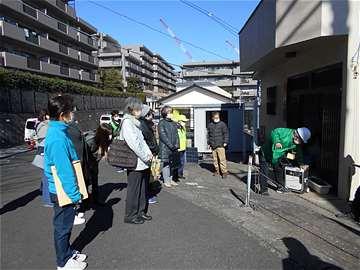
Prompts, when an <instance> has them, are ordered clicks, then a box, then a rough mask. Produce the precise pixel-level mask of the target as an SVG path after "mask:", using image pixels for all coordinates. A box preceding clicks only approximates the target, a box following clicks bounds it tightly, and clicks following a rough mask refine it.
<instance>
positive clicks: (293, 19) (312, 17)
mask: <svg viewBox="0 0 360 270" xmlns="http://www.w3.org/2000/svg"><path fill="white" fill-rule="evenodd" d="M321 6H322V1H321V0H311V1H308V0H306V1H301V0H300V1H298V0H295V1H279V0H278V1H276V42H275V46H276V48H277V47H280V46H286V45H290V44H294V43H296V42H301V41H304V40H308V39H312V38H315V37H319V36H320V35H321V14H322V13H321Z"/></svg>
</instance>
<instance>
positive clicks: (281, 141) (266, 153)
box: [260, 127, 311, 195]
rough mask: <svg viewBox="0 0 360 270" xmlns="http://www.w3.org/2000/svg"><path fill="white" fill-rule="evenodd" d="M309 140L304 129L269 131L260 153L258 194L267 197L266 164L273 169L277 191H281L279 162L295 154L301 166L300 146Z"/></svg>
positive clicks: (267, 173)
mask: <svg viewBox="0 0 360 270" xmlns="http://www.w3.org/2000/svg"><path fill="white" fill-rule="evenodd" d="M310 138H311V132H310V130H309V129H308V128H306V127H300V128H297V129H292V128H276V129H274V130H272V131H271V133H270V137H269V139H268V140H267V141H266V143H265V144H264V145H263V146H262V147H261V151H260V170H261V174H260V193H261V194H263V195H268V191H267V178H269V172H268V164H267V163H270V164H271V165H272V166H273V167H274V172H275V178H276V179H275V180H276V182H277V184H279V186H278V190H279V191H283V190H284V188H283V187H282V184H283V180H282V179H283V176H282V168H281V166H280V164H279V163H280V161H281V159H283V158H284V157H286V155H287V154H288V153H291V154H295V160H296V161H297V163H298V164H303V157H302V149H301V144H304V143H307V142H308V141H309V139H310Z"/></svg>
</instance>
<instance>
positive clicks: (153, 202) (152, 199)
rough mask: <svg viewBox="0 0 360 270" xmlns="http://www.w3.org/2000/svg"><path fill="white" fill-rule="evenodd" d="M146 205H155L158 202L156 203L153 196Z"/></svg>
mask: <svg viewBox="0 0 360 270" xmlns="http://www.w3.org/2000/svg"><path fill="white" fill-rule="evenodd" d="M148 203H149V204H155V203H158V201H157V199H156V197H155V196H154V197H151V198H150V199H149V200H148Z"/></svg>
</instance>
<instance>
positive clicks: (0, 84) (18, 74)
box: [0, 68, 145, 100]
mask: <svg viewBox="0 0 360 270" xmlns="http://www.w3.org/2000/svg"><path fill="white" fill-rule="evenodd" d="M0 89H20V90H33V91H37V92H47V93H68V94H81V95H93V96H113V97H129V96H136V97H138V98H140V99H141V100H145V95H144V93H127V92H126V93H125V92H117V91H111V90H106V89H101V88H97V87H95V86H91V85H87V84H83V83H79V82H74V81H69V80H65V79H61V78H56V77H47V76H42V75H37V74H33V73H30V72H24V71H18V70H12V69H5V68H0Z"/></svg>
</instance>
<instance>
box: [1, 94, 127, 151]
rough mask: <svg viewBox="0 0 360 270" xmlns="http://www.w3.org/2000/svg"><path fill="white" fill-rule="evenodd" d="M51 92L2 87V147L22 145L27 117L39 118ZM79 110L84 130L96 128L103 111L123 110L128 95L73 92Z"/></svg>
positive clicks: (78, 117) (79, 119) (77, 115)
mask: <svg viewBox="0 0 360 270" xmlns="http://www.w3.org/2000/svg"><path fill="white" fill-rule="evenodd" d="M49 97H50V95H49V94H48V93H41V92H36V91H31V90H29V91H25V90H17V89H12V90H11V91H9V90H8V89H0V148H4V147H10V146H13V145H18V144H22V143H23V142H24V126H25V121H26V119H27V118H33V117H37V116H38V113H39V112H40V111H41V109H43V108H46V107H47V103H48V99H49ZM72 97H73V98H74V104H75V105H76V107H77V109H78V111H77V112H76V118H77V120H78V121H79V125H80V128H81V129H82V130H83V131H86V130H90V129H94V128H96V127H97V126H98V124H99V119H100V116H101V114H103V113H109V112H111V111H112V110H114V109H117V110H122V109H123V106H124V101H125V98H120V97H101V96H82V95H72Z"/></svg>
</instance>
